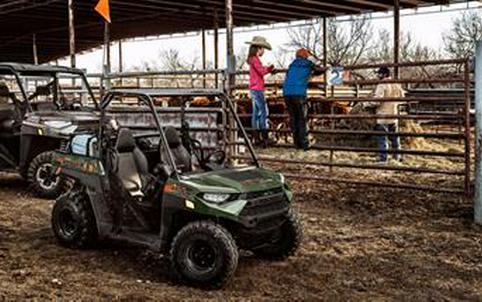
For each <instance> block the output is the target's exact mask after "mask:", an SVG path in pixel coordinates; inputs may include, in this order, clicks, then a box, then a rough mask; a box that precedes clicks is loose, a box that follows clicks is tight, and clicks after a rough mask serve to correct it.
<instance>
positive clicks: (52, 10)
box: [0, 0, 460, 63]
mask: <svg viewBox="0 0 482 302" xmlns="http://www.w3.org/2000/svg"><path fill="white" fill-rule="evenodd" d="M452 2H460V1H450V0H439V1H436V0H433V1H428V0H424V1H421V0H400V5H401V6H402V7H404V8H413V7H417V6H420V5H433V4H448V3H452ZM96 3H97V0H74V6H75V24H76V47H77V50H78V51H82V50H87V49H90V48H92V47H95V46H99V45H100V44H102V42H103V21H102V19H101V17H100V16H99V15H98V14H97V13H95V12H94V9H93V8H94V6H95V5H96ZM393 3H394V2H393V0H377V1H375V0H331V1H326V0H234V22H235V26H248V25H260V24H269V23H276V22H286V21H295V20H304V19H311V18H314V17H320V16H322V17H323V16H336V15H351V14H359V13H363V12H375V11H387V10H390V9H392V8H393ZM111 11H112V20H113V24H112V27H111V37H112V40H118V39H124V38H133V37H139V36H149V35H162V34H172V33H180V32H188V31H195V30H200V29H203V28H204V29H212V28H213V26H214V15H215V11H217V16H218V18H219V24H220V26H221V27H223V25H224V23H225V22H224V20H225V16H224V13H225V1H224V0H184V1H181V0H166V1H165V0H136V1H132V0H111ZM33 34H36V39H37V46H38V54H39V61H40V62H46V61H50V60H53V59H56V58H58V57H62V56H66V55H67V54H68V53H69V39H68V8H67V1H66V0H8V1H2V2H1V4H0V61H15V62H25V63H31V62H33V50H32V41H33Z"/></svg>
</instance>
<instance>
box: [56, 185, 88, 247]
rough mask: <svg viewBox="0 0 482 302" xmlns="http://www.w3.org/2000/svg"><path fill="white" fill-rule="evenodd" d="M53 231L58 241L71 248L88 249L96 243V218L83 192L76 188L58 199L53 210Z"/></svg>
mask: <svg viewBox="0 0 482 302" xmlns="http://www.w3.org/2000/svg"><path fill="white" fill-rule="evenodd" d="M52 229H53V231H54V234H55V237H56V238H57V240H58V241H59V242H60V243H61V244H62V245H64V246H66V247H69V248H86V247H89V246H90V245H91V244H92V243H94V242H95V239H96V237H97V226H96V223H95V216H94V212H93V210H92V208H91V206H90V202H89V200H88V196H87V194H86V193H85V192H84V191H83V190H81V189H77V188H75V189H74V190H72V191H70V192H69V193H67V194H64V195H62V196H61V197H59V198H58V199H57V201H56V202H55V205H54V208H53V210H52Z"/></svg>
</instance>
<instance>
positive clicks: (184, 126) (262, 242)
mask: <svg viewBox="0 0 482 302" xmlns="http://www.w3.org/2000/svg"><path fill="white" fill-rule="evenodd" d="M200 97H201V98H206V99H208V100H209V101H210V104H211V106H210V107H209V108H193V106H189V108H186V107H188V105H191V104H192V103H193V100H194V101H195V100H196V99H198V98H200ZM166 98H171V101H172V99H173V98H175V99H177V100H181V106H180V107H177V108H173V107H168V108H163V107H160V106H157V105H158V104H159V103H160V102H162V101H163V100H165V99H166ZM100 107H101V108H100V109H101V118H100V126H99V127H98V130H97V131H95V132H89V131H86V132H85V133H82V134H77V135H75V136H73V137H72V138H71V139H70V141H69V143H68V144H65V148H64V149H63V150H60V151H59V152H57V154H56V156H55V166H56V173H57V174H62V175H64V176H66V177H69V178H71V179H74V182H75V184H74V185H73V187H72V189H71V190H70V191H69V192H67V193H66V194H64V195H63V196H61V197H59V198H58V199H57V201H56V203H55V206H54V208H53V212H52V228H53V231H54V233H55V235H56V237H57V239H58V241H59V242H60V243H61V244H63V245H65V246H67V247H70V248H84V247H92V246H93V245H94V244H95V243H96V242H98V241H102V240H117V241H122V242H125V243H128V244H132V245H137V246H141V247H146V248H149V249H152V250H153V251H154V252H159V253H165V254H168V255H170V260H171V263H172V273H174V275H175V276H176V277H177V278H178V279H180V281H183V282H185V283H187V284H190V285H194V286H200V287H207V288H220V287H222V286H223V285H224V284H226V282H228V281H229V280H230V278H231V277H232V276H233V274H234V272H235V270H236V267H237V265H238V257H239V249H243V250H248V251H252V252H253V253H254V255H256V256H259V257H261V258H265V259H273V260H282V259H284V258H286V257H288V256H290V255H292V254H293V253H294V252H295V251H296V250H297V249H298V247H299V246H300V243H301V238H302V229H301V225H300V222H299V220H298V217H297V214H296V213H295V212H294V210H293V209H292V202H293V194H292V192H291V190H290V189H289V187H288V186H287V185H286V183H285V180H284V177H283V175H281V174H280V173H276V172H273V171H269V170H266V169H263V168H261V167H260V166H259V164H258V161H257V158H256V155H255V153H254V150H253V147H252V145H251V143H250V142H249V140H248V137H247V134H246V132H245V130H244V128H243V126H242V124H241V122H240V119H239V117H238V116H237V115H236V112H235V108H234V105H233V103H232V101H231V100H230V99H229V98H228V97H227V95H226V94H224V93H223V92H222V91H218V90H206V89H204V90H177V89H176V90H122V91H121V90H119V91H116V90H113V91H111V92H109V93H108V94H107V95H106V96H105V97H104V98H103V100H102V102H101V105H100ZM230 120H231V121H234V122H233V123H229V122H228V121H230ZM235 125H236V126H237V128H238V130H239V131H238V132H237V135H240V136H242V138H243V139H244V142H245V144H246V145H247V150H248V153H249V154H250V156H249V160H248V162H249V165H245V166H241V165H240V163H237V167H235V166H234V163H235V162H234V161H233V160H232V159H231V160H228V156H227V152H228V150H229V149H230V148H236V146H232V145H233V144H229V143H228V139H227V136H228V135H229V134H228V131H227V130H228V129H230V128H228V127H231V129H233V127H234V126H235ZM173 126H177V128H180V129H181V131H180V133H179V132H178V130H177V129H176V128H175V127H173ZM213 126H214V127H213ZM233 133H234V132H233ZM238 142H239V140H238ZM238 145H239V144H238Z"/></svg>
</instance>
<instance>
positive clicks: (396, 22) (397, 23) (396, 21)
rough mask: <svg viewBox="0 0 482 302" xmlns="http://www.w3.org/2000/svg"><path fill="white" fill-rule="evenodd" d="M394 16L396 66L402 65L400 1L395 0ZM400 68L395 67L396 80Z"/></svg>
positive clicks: (394, 60) (394, 56)
mask: <svg viewBox="0 0 482 302" xmlns="http://www.w3.org/2000/svg"><path fill="white" fill-rule="evenodd" d="M393 2H394V7H393V16H394V18H393V19H394V20H393V21H394V26H393V38H394V41H393V51H394V54H393V62H394V63H395V64H398V63H400V0H394V1H393ZM399 75H400V74H399V68H398V66H395V74H394V76H395V79H398V77H399Z"/></svg>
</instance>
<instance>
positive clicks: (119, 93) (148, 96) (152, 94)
mask: <svg viewBox="0 0 482 302" xmlns="http://www.w3.org/2000/svg"><path fill="white" fill-rule="evenodd" d="M116 97H120V98H122V97H137V98H139V100H140V101H142V102H144V104H145V105H147V106H148V108H149V110H150V112H151V113H152V115H153V116H154V121H155V124H156V130H157V131H158V132H159V136H160V141H159V144H162V146H163V148H162V149H164V151H165V152H166V153H167V160H168V164H169V166H170V168H171V169H172V171H173V174H174V176H175V177H176V179H178V180H179V179H180V175H179V173H178V171H177V169H176V164H175V160H174V156H173V155H172V151H171V149H170V148H169V144H168V140H167V138H166V134H165V131H164V127H163V126H162V123H161V119H160V117H159V112H158V110H156V105H155V103H154V100H153V98H156V97H217V98H218V99H219V100H220V101H221V102H224V104H225V106H226V107H223V108H224V110H225V112H226V114H227V115H228V113H230V114H231V116H232V117H233V119H234V123H235V125H236V126H237V129H238V131H239V132H240V134H241V135H242V137H243V139H244V142H245V144H246V146H247V148H248V151H249V153H250V155H251V157H252V164H253V165H255V166H256V167H260V165H259V161H258V158H257V156H256V153H255V151H254V147H253V145H252V144H251V141H250V139H249V138H248V134H247V132H246V130H245V129H244V127H243V125H242V123H241V120H240V118H239V116H238V115H237V112H236V107H235V105H234V103H233V101H232V100H231V98H230V97H229V96H228V95H227V94H226V93H225V92H224V91H222V90H217V89H114V90H111V91H108V92H107V94H106V95H105V96H104V97H103V98H102V100H101V103H100V111H101V124H102V125H105V124H106V123H107V122H108V114H106V111H108V110H107V109H108V108H109V105H110V104H111V102H112V100H113V99H114V98H116ZM181 106H182V109H183V110H184V108H185V106H186V102H182V105H181ZM224 126H226V128H227V129H228V127H229V125H224ZM102 135H103V133H102V131H101V133H100V137H99V139H100V141H102V140H103V137H102ZM160 156H161V157H162V154H160Z"/></svg>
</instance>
